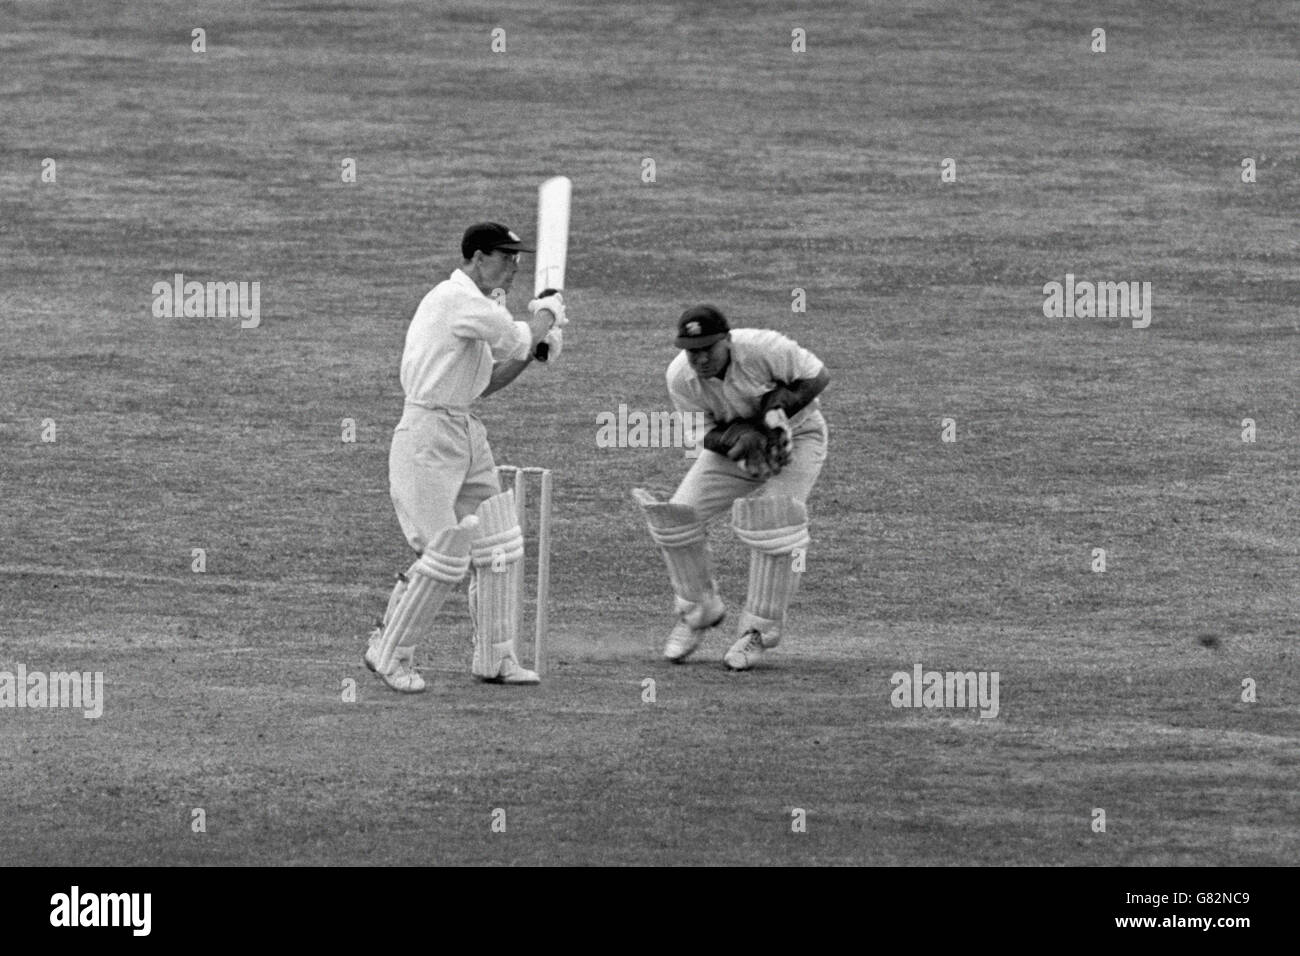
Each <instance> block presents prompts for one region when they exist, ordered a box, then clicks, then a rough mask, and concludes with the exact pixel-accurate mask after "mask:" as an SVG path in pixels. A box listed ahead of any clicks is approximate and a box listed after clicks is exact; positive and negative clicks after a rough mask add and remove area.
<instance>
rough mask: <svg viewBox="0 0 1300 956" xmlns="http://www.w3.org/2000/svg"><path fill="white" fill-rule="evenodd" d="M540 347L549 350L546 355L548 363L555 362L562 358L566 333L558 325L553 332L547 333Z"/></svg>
mask: <svg viewBox="0 0 1300 956" xmlns="http://www.w3.org/2000/svg"><path fill="white" fill-rule="evenodd" d="M538 344H539V345H545V346H546V347H547V349H548V350H549V351H548V352H547V353H546V361H548V362H554V361H555V360H556V359H557V358H559V357H560V352H561V350H562V349H563V348H564V331H563V330H562V329H561V328H560V327H559V326H558V325H557V326H556V327H555V328H553V329H551V331H549V332H547V333H546V337H545V338H544V339H542V341H541V342H539V343H538Z"/></svg>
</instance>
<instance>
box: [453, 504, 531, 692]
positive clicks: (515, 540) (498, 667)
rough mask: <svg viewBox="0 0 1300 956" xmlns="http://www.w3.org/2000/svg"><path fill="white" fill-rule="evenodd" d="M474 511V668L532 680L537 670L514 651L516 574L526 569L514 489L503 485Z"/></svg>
mask: <svg viewBox="0 0 1300 956" xmlns="http://www.w3.org/2000/svg"><path fill="white" fill-rule="evenodd" d="M478 517H479V537H478V538H477V539H476V540H475V541H474V544H473V547H472V550H471V558H472V560H473V563H474V581H473V582H472V586H471V588H470V614H471V615H472V616H473V618H474V663H473V667H472V670H473V673H474V674H475V676H477V677H481V678H483V679H484V680H500V681H503V682H505V683H512V684H535V683H537V675H536V674H534V673H533V672H532V671H530V670H525V669H524V668H523V667H521V666H520V665H519V659H518V658H517V657H516V656H515V639H516V633H515V632H516V630H517V629H518V623H519V580H520V576H521V575H522V574H523V573H524V563H523V562H524V533H523V529H522V528H520V527H519V518H518V514H517V512H516V511H515V496H514V493H513V492H510V491H504V492H502V493H501V494H499V495H493V496H492V497H491V498H488V499H487V500H486V501H484V502H483V503H482V504H481V505H479V509H478Z"/></svg>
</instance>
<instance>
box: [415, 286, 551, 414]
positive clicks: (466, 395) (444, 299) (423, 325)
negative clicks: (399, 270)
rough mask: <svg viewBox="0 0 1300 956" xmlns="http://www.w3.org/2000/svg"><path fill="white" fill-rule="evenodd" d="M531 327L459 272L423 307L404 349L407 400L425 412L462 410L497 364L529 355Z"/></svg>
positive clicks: (431, 293) (437, 288) (432, 292)
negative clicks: (442, 408) (438, 408)
mask: <svg viewBox="0 0 1300 956" xmlns="http://www.w3.org/2000/svg"><path fill="white" fill-rule="evenodd" d="M532 341H533V337H532V333H531V332H530V331H529V328H528V323H527V322H516V321H515V320H514V319H513V318H511V316H510V310H509V309H507V308H506V307H505V306H504V305H502V304H501V303H499V302H497V301H496V300H495V299H493V298H491V297H490V296H486V295H484V294H483V293H482V292H481V291H480V290H479V287H478V286H476V285H475V284H474V280H473V279H471V278H470V277H469V276H468V275H466V274H465V273H464V272H462V271H461V270H460V269H457V270H456V271H455V272H453V273H452V274H451V278H449V279H445V280H443V281H442V282H439V283H438V284H437V285H436V286H434V287H433V288H432V289H430V290H429V294H428V295H426V296H425V297H424V299H423V300H421V302H420V307H419V308H418V309H416V310H415V317H414V318H413V319H411V327H410V328H409V329H407V331H406V347H405V348H404V349H403V350H402V389H403V391H405V392H406V401H407V402H408V403H409V404H412V405H422V406H424V407H425V408H437V407H448V408H464V407H466V406H468V405H469V403H470V402H472V401H473V400H474V399H476V398H478V397H479V395H481V394H482V393H483V390H484V389H485V388H487V386H488V382H489V381H490V380H491V378H492V364H493V362H504V361H506V360H508V359H522V358H526V357H527V356H528V348H529V346H530V345H532Z"/></svg>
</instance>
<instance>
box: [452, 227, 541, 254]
mask: <svg viewBox="0 0 1300 956" xmlns="http://www.w3.org/2000/svg"><path fill="white" fill-rule="evenodd" d="M497 249H504V250H505V251H506V252H536V251H537V250H536V249H533V248H532V247H531V246H526V245H524V241H523V240H522V239H520V238H519V237H518V236H517V235H515V234H514V233H513V232H511V231H510V230H509V229H507V228H506V227H505V226H503V225H501V223H499V222H479V223H475V224H474V225H472V226H470V227H469V228H468V229H466V230H465V237H464V238H463V239H461V241H460V254H461V255H462V256H464V257H465V258H466V259H472V258H474V253H475V252H478V251H480V250H481V251H482V252H485V253H488V252H495V251H496V250H497Z"/></svg>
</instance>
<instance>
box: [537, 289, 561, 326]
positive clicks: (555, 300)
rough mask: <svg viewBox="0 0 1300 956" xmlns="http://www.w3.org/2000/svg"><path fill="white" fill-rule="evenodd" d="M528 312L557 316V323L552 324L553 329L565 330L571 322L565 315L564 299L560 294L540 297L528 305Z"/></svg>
mask: <svg viewBox="0 0 1300 956" xmlns="http://www.w3.org/2000/svg"><path fill="white" fill-rule="evenodd" d="M528 311H529V312H531V313H532V314H533V315H536V314H537V313H538V312H541V311H546V312H549V313H551V315H553V316H555V321H554V322H552V323H551V328H564V326H566V325H568V324H569V320H568V319H567V318H565V315H564V298H563V296H561V295H560V293H558V292H552V293H550V294H549V295H543V296H539V297H538V298H536V299H533V301H531V302H529V303H528Z"/></svg>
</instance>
